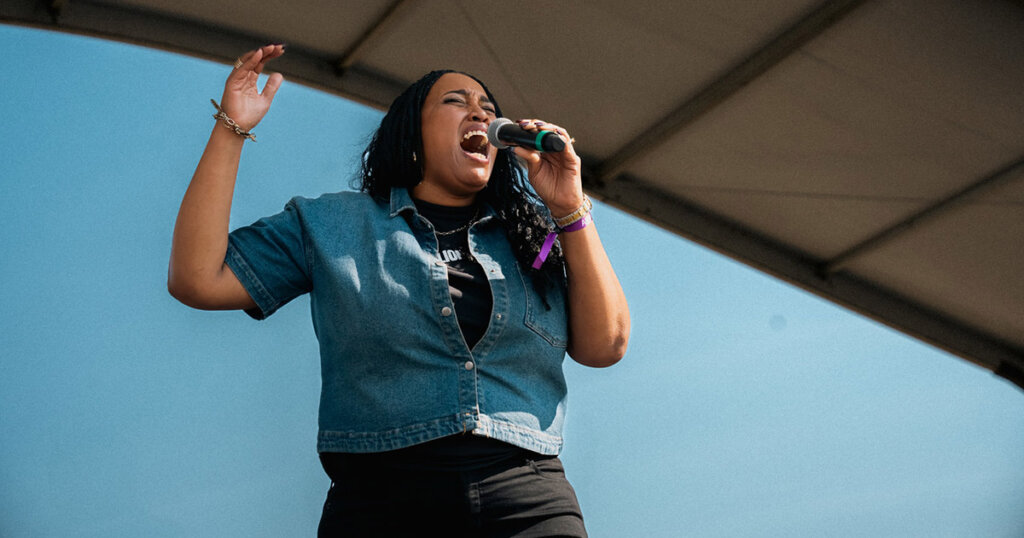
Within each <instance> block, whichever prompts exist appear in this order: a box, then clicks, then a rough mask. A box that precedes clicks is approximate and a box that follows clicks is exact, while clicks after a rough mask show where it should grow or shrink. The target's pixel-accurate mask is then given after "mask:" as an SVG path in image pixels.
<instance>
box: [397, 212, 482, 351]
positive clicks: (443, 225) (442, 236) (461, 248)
mask: <svg viewBox="0 0 1024 538" xmlns="http://www.w3.org/2000/svg"><path fill="white" fill-rule="evenodd" d="M413 201H414V202H415V204H416V209H417V210H418V211H419V213H420V215H422V216H423V217H424V218H426V219H427V220H429V221H430V223H431V224H433V225H434V231H435V235H436V237H437V247H438V252H439V254H440V257H441V261H443V262H444V263H445V264H446V265H447V266H448V290H449V291H450V292H451V295H452V302H453V303H454V304H455V315H456V317H457V318H458V321H459V328H460V329H462V336H463V338H465V339H466V344H467V345H468V346H469V348H470V349H472V348H473V346H475V345H476V343H477V342H479V341H480V338H482V337H483V335H484V332H485V331H487V325H488V323H489V322H490V319H491V307H492V303H493V299H492V298H491V286H490V284H489V283H488V282H487V274H486V273H485V272H484V268H483V267H482V266H481V265H480V263H479V262H477V261H476V259H475V258H473V254H472V253H471V252H470V251H469V229H468V225H469V224H470V223H471V222H472V221H474V220H476V219H477V218H479V206H476V205H470V206H466V207H448V206H442V205H437V204H431V203H429V202H424V201H423V200H413ZM456 230H457V231H456ZM453 231H454V232H453ZM446 232H453V233H446Z"/></svg>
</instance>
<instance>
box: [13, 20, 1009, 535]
mask: <svg viewBox="0 0 1024 538" xmlns="http://www.w3.org/2000/svg"><path fill="white" fill-rule="evenodd" d="M0 50H3V51H4V58H3V60H2V61H0V66H2V67H3V76H2V82H0V164H2V166H0V230H2V232H0V252H3V255H2V256H0V274H2V275H3V277H4V278H3V279H2V281H0V290H2V291H0V298H2V299H0V300H2V304H3V308H2V309H0V327H3V329H2V331H0V343H2V345H0V536H3V537H4V538H20V537H65V536H79V537H93V536H95V537H121V536H125V537H129V536H131V537H134V536H148V537H163V536H168V537H171V536H174V537H180V536H190V537H205V536H210V537H223V536H246V537H262V536H267V537H271V536H274V537H276V536H312V535H314V534H315V530H316V525H317V522H318V520H319V516H320V510H321V508H322V505H323V500H324V498H325V494H326V491H327V487H328V485H329V481H328V479H327V477H326V475H324V473H323V471H322V469H321V468H320V465H319V461H318V459H317V457H316V428H317V420H316V412H317V402H318V398H319V358H318V355H317V345H316V339H315V336H314V334H313V330H312V327H311V324H310V320H309V302H308V300H307V299H305V298H300V299H297V300H295V301H293V302H292V303H290V304H289V305H288V306H287V307H285V308H283V309H282V310H281V311H279V312H278V313H276V314H275V315H274V316H271V318H269V319H268V320H265V321H261V322H256V321H253V320H251V319H250V318H249V317H248V316H246V315H245V314H243V313H241V312H202V311H197V310H192V309H190V308H188V307H185V306H183V305H181V304H179V303H177V302H176V301H175V300H174V299H173V298H171V297H170V295H168V293H167V290H166V275H167V262H168V257H169V253H170V242H171V233H172V230H173V226H174V219H175V216H176V214H177V209H178V205H179V203H180V201H181V197H182V195H183V194H184V192H185V189H186V187H187V185H188V181H189V179H190V177H191V174H192V171H193V170H194V168H195V165H196V163H197V161H198V159H199V156H200V154H201V153H202V149H203V146H204V144H205V142H206V139H207V137H208V135H209V132H210V129H212V128H213V126H214V120H213V119H212V117H211V115H212V114H213V112H214V110H213V107H212V106H211V105H210V102H209V99H210V98H218V99H219V97H220V93H221V91H222V88H223V81H224V79H225V77H226V76H227V74H228V72H229V71H230V67H229V66H226V65H219V64H215V63H210V62H207V61H203V60H197V59H194V58H188V57H184V56H180V55H176V54H171V53H167V52H162V51H155V50H150V49H145V48H140V47H136V46H131V45H125V44H121V43H114V42H109V41H103V40H98V39H93V38H86V37H81V36H74V35H68V34H60V33H52V32H46V31H40V30H34V29H27V28H20V27H11V26H5V25H0ZM240 52H242V51H240ZM497 97H498V98H499V99H500V98H501V96H497ZM524 112H525V111H524ZM523 115H528V113H524V114H523ZM380 118H381V113H380V112H378V111H375V110H372V109H369V108H366V107H364V106H361V105H357V104H354V103H351V102H348V101H345V100H343V99H341V98H338V97H336V96H331V95H327V94H324V93H321V92H318V91H315V90H312V89H309V88H306V87H304V86H301V85H299V84H296V83H292V82H289V81H286V82H285V85H284V86H283V87H282V89H281V90H280V91H279V92H278V94H277V97H276V99H275V101H274V104H273V107H272V108H271V110H270V113H269V114H268V116H267V117H266V118H265V119H264V121H263V122H262V123H261V124H260V125H259V126H258V127H257V128H256V129H255V131H254V132H255V133H256V135H257V137H258V139H259V142H258V143H255V144H252V143H248V142H247V143H246V147H245V150H244V152H243V156H242V162H241V166H240V172H239V180H238V185H237V188H236V195H235V201H234V206H233V209H232V216H231V225H232V228H234V227H237V226H242V225H245V224H248V223H251V222H253V221H255V220H256V219H258V218H260V217H262V216H266V215H270V214H273V213H276V212H278V211H280V210H281V209H282V208H283V207H284V204H285V202H286V201H287V200H288V199H289V198H291V197H292V196H296V195H303V196H316V195H318V194H320V193H324V192H333V191H338V190H344V189H348V188H349V185H350V180H351V178H352V177H353V175H354V173H355V170H356V163H357V162H358V156H359V154H360V152H361V151H362V149H363V147H364V146H365V144H366V142H367V141H368V136H369V135H370V133H371V132H372V131H373V129H374V128H375V127H376V125H377V123H378V122H379V121H380ZM545 119H548V120H551V121H553V122H556V123H557V122H558V118H545ZM566 127H567V128H569V129H570V130H571V128H572V126H566ZM594 219H595V222H596V225H597V227H598V230H599V231H600V233H601V236H602V238H603V240H604V244H605V247H606V249H607V251H608V254H609V257H610V258H611V260H612V263H613V265H614V266H615V268H616V272H617V273H618V276H619V279H620V281H621V282H622V286H623V288H624V290H625V292H626V295H627V298H628V300H629V303H630V311H631V314H632V327H633V328H632V338H631V340H630V346H629V350H628V352H627V355H626V357H625V358H624V359H623V360H622V361H621V362H620V363H619V364H617V365H615V366H614V367H612V368H609V369H598V370H595V369H588V368H585V367H582V366H579V365H576V364H575V363H573V362H572V361H571V360H568V359H567V360H566V363H565V373H566V377H567V380H568V383H569V414H568V418H567V425H566V432H565V433H566V445H565V449H564V451H563V453H562V459H563V461H564V462H565V466H566V469H567V471H566V472H567V475H568V477H569V479H570V481H571V482H572V483H573V486H574V487H575V489H576V492H577V495H578V497H579V500H580V504H581V506H582V509H583V513H584V517H585V520H586V524H587V528H588V530H589V532H590V535H591V536H593V537H597V538H600V537H618V536H646V537H676V536H683V535H685V536H707V537H746V536H750V537H760V536H786V537H818V536H839V537H843V536H851V537H853V536H872V537H882V536H928V537H945V536H949V537H960V536H986V537H1006V538H1011V537H1014V538H1019V537H1021V536H1024V516H1022V515H1021V514H1024V464H1022V463H1024V392H1022V391H1021V390H1020V389H1019V388H1017V387H1015V386H1014V385H1012V384H1010V383H1009V382H1007V381H1005V380H1003V379H1001V378H999V377H996V376H994V375H993V374H992V373H991V372H989V371H987V370H984V369H982V368H979V367H976V366H974V365H972V364H970V363H968V362H966V361H963V360H961V359H959V358H956V357H953V356H951V355H948V354H946V353H944V352H941V351H938V350H936V349H934V348H932V347H930V346H928V345H925V344H923V343H921V342H919V341H917V340H914V339H912V338H909V337H907V336H905V335H902V334H900V333H897V332H894V331H892V330H890V329H888V328H886V327H884V326H882V325H879V324H878V323H875V322H873V321H870V320H867V319H866V318H863V317H861V316H859V315H856V314H852V313H850V312H849V311H846V310H844V309H842V308H840V307H838V306H835V305H833V304H831V303H829V302H827V301H824V300H822V299H820V298H817V297H815V296H812V295H810V294H808V293H806V292H803V291H801V290H799V289H797V288H795V287H793V286H790V285H788V284H786V283H783V282H781V281H779V280H776V279H774V278H772V277H769V276H766V275H764V274H762V273H759V272H757V271H755V270H753V269H751V268H748V267H746V266H744V265H742V264H739V263H737V262H734V261H732V260H730V259H728V258H725V257H723V256H721V255H719V254H716V253H714V252H712V251H710V250H708V249H705V248H703V247H701V246H698V245H696V244H694V243H691V242H689V241H687V240H684V239H682V238H680V237H678V236H675V235H673V234H669V233H667V232H665V231H663V230H661V229H659V228H656V227H654V226H652V225H650V224H647V223H645V222H643V221H640V220H638V219H636V218H633V217H631V216H629V215H627V214H625V213H623V212H620V211H618V210H616V209H614V208H612V207H610V206H607V205H604V204H601V203H599V202H598V203H595V208H594Z"/></svg>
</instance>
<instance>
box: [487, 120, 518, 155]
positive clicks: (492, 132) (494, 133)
mask: <svg viewBox="0 0 1024 538" xmlns="http://www.w3.org/2000/svg"><path fill="white" fill-rule="evenodd" d="M513 123H514V122H513V121H512V120H510V119H508V118H498V119H496V120H494V121H492V122H491V124H490V125H489V126H488V127H487V141H488V142H489V143H490V144H491V145H492V146H494V147H496V148H498V149H505V148H507V147H508V146H507V145H505V144H502V143H501V141H500V140H498V129H501V128H502V127H504V126H506V125H512V124H513Z"/></svg>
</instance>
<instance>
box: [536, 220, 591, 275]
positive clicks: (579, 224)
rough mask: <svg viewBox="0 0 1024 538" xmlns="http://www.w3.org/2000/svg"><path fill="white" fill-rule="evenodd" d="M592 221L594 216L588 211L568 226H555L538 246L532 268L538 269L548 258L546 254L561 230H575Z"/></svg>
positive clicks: (584, 226)
mask: <svg viewBox="0 0 1024 538" xmlns="http://www.w3.org/2000/svg"><path fill="white" fill-rule="evenodd" d="M591 222H594V218H593V217H591V216H590V211H587V212H586V213H584V214H583V216H582V217H580V218H578V219H576V220H575V221H573V222H572V223H570V224H569V225H568V226H566V227H564V228H562V227H556V228H555V231H553V232H551V233H549V234H548V236H547V237H546V238H544V244H543V245H542V246H541V247H540V252H539V253H537V258H536V259H535V260H533V268H534V269H540V266H541V265H544V260H546V259H548V254H550V253H551V247H553V246H554V245H555V238H556V237H558V234H560V233H562V232H577V231H579V230H582V229H584V228H586V227H587V225H588V224H590V223H591Z"/></svg>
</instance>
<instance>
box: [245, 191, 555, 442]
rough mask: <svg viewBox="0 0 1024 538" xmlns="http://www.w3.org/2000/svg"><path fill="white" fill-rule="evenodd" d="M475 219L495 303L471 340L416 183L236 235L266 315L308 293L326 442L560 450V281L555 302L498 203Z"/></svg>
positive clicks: (329, 200) (475, 239)
mask: <svg viewBox="0 0 1024 538" xmlns="http://www.w3.org/2000/svg"><path fill="white" fill-rule="evenodd" d="M482 213H483V216H482V217H481V218H480V220H479V221H478V222H477V223H476V224H474V225H473V226H472V227H471V228H470V229H469V248H470V250H471V251H472V253H473V256H474V257H475V258H476V259H477V260H478V261H479V262H480V265H481V266H483V269H484V272H485V273H486V274H487V279H488V282H489V283H490V287H491V294H492V297H493V300H494V306H493V308H492V311H491V317H490V320H489V326H488V328H487V331H486V332H485V333H484V336H483V337H482V338H481V339H480V341H479V342H478V343H477V344H476V346H474V348H473V349H472V350H470V349H469V347H468V346H467V345H466V342H465V340H464V339H463V337H462V332H461V331H460V329H459V324H458V320H457V318H456V316H455V310H454V308H455V307H454V305H453V304H452V299H451V294H450V291H449V287H448V273H447V267H446V265H445V264H444V263H443V262H442V261H441V259H440V257H439V255H438V247H437V240H436V238H435V237H434V233H433V228H432V227H431V225H430V223H429V222H428V221H427V220H426V219H425V218H423V217H421V216H420V215H419V214H418V213H417V212H416V207H415V205H414V204H413V202H412V199H411V198H410V196H409V193H408V191H407V190H406V189H393V190H392V191H391V197H390V201H389V202H379V201H376V200H374V199H373V198H371V197H370V196H369V195H367V194H364V193H356V192H342V193H335V194H326V195H323V196H321V197H319V198H316V199H307V198H301V197H300V198H293V199H292V200H291V201H289V202H288V204H287V205H286V206H285V209H284V211H282V212H281V213H278V214H277V215H274V216H271V217H267V218H264V219H261V220H259V221H257V222H255V223H253V224H252V225H250V226H246V227H243V228H239V229H237V230H235V231H233V232H231V234H230V235H229V241H228V250H227V255H226V260H225V261H226V263H227V264H228V266H229V267H230V268H231V270H232V271H233V272H234V273H235V276H237V277H238V280H239V281H241V283H242V285H243V286H244V287H245V289H246V290H247V291H248V292H249V295H250V296H251V297H252V299H253V301H254V302H255V303H256V305H257V307H258V308H256V309H253V310H250V311H247V313H249V315H251V316H253V317H254V318H256V319H263V318H264V317H266V316H269V315H271V314H272V313H274V311H276V310H277V309H278V308H280V307H281V306H282V305H284V304H285V303H287V302H288V301H290V300H291V299H293V298H295V297H297V296H299V295H301V294H303V293H307V292H308V293H310V305H311V310H312V317H313V328H314V330H315V332H316V335H317V338H318V340H319V342H320V361H321V375H322V388H321V394H320V418H319V426H320V431H319V434H318V441H317V450H318V451H320V452H380V451H386V450H394V449H398V448H403V447H407V446H410V445H414V444H417V443H422V442H425V441H429V440H432V439H437V438H440V437H444V436H446V435H451V434H454V433H460V432H465V431H472V432H473V433H474V434H478V435H484V436H487V437H492V438H494V439H499V440H501V441H505V442H508V443H511V444H513V445H516V446H519V447H522V448H525V449H528V450H532V451H535V452H538V453H541V454H550V455H554V454H558V453H559V451H560V450H561V447H562V425H563V421H564V417H565V404H566V386H565V377H564V375H563V373H562V362H563V360H564V358H565V348H566V345H567V342H568V339H567V333H568V329H567V315H566V301H565V297H566V290H565V287H564V285H560V286H558V287H553V288H551V289H549V290H548V292H547V297H546V299H547V302H548V305H549V306H550V308H547V307H545V305H544V303H543V302H542V301H541V298H540V297H539V296H538V295H537V293H536V292H535V291H534V288H533V285H532V282H531V277H530V275H529V274H526V273H525V272H524V271H523V270H522V269H521V268H520V266H519V263H518V262H517V261H516V258H515V255H514V253H513V250H512V247H511V245H510V244H509V241H508V239H507V236H506V235H505V230H504V227H503V226H502V225H501V222H500V221H499V220H498V218H497V216H496V214H495V213H494V211H493V209H491V208H490V207H486V206H485V207H484V208H482Z"/></svg>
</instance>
